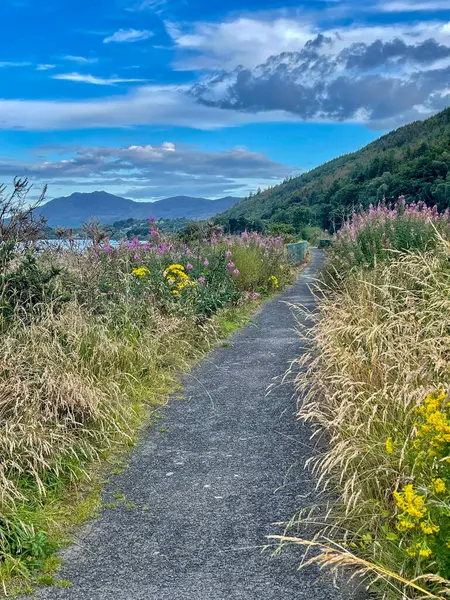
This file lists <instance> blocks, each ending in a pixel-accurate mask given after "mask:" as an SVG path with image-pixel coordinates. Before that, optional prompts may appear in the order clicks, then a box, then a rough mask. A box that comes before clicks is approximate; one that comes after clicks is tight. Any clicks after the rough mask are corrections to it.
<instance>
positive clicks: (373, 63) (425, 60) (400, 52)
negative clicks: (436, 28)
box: [338, 38, 450, 70]
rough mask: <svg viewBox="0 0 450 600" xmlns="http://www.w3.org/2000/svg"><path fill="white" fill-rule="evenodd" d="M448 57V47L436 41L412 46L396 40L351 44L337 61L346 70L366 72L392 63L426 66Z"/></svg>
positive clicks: (427, 41) (449, 51) (430, 40)
mask: <svg viewBox="0 0 450 600" xmlns="http://www.w3.org/2000/svg"><path fill="white" fill-rule="evenodd" d="M448 56H450V47H447V46H444V45H443V44H439V43H438V42H437V41H436V40H433V39H429V40H426V41H424V42H422V43H421V44H416V45H413V44H406V43H405V42H404V41H403V40H401V39H399V38H396V39H394V40H392V41H390V42H382V41H381V40H376V41H375V42H373V44H370V45H369V46H368V45H367V44H363V43H360V44H352V46H350V48H348V49H346V50H343V51H342V52H341V53H340V55H339V57H338V61H339V62H341V61H345V63H346V67H347V69H361V70H368V69H375V68H377V67H383V66H389V65H391V64H392V63H394V64H395V63H397V64H404V63H407V62H410V63H416V64H418V65H427V64H431V63H433V62H435V61H437V60H440V59H442V58H447V57H448Z"/></svg>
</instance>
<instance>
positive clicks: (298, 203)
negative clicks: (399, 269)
mask: <svg viewBox="0 0 450 600" xmlns="http://www.w3.org/2000/svg"><path fill="white" fill-rule="evenodd" d="M402 194H403V195H405V196H406V198H407V200H413V199H414V200H424V201H425V202H426V203H427V204H435V205H437V206H438V208H439V209H440V210H443V209H445V208H447V207H450V108H447V109H445V110H443V111H442V112H440V113H438V114H437V115H435V116H434V117H431V118H429V119H427V120H425V121H417V122H414V123H411V124H409V125H405V126H404V127H401V128H399V129H397V130H395V131H392V132H390V133H388V134H387V135H384V136H382V137H380V138H379V139H377V140H375V141H374V142H372V143H370V144H368V145H367V146H365V147H364V148H362V149H361V150H358V151H357V152H353V153H352V154H346V155H344V156H341V157H339V158H335V159H334V160H331V161H330V162H327V163H325V164H323V165H322V166H320V167H317V168H316V169H313V170H312V171H309V172H308V173H304V174H302V175H300V176H298V177H294V178H291V179H289V180H286V181H284V182H283V183H281V184H280V185H277V186H275V187H273V188H271V189H268V190H265V191H264V192H261V193H259V194H256V195H254V196H251V197H249V198H245V199H244V200H242V201H241V202H240V203H239V204H236V205H234V206H233V207H232V208H231V209H229V210H228V211H227V212H225V213H224V214H222V215H219V216H218V217H217V218H216V220H217V222H219V223H221V224H224V225H227V226H228V228H229V229H230V230H231V231H239V230H242V229H243V228H245V227H252V226H253V227H256V228H258V227H261V226H263V225H264V222H266V223H269V224H271V226H272V227H274V226H275V225H274V224H276V223H279V224H288V225H289V226H290V227H291V228H293V229H294V230H295V231H301V230H302V228H303V227H304V226H305V225H319V226H320V227H323V228H326V229H334V228H336V227H339V225H340V224H341V223H342V220H343V219H344V218H345V217H346V216H347V215H348V214H349V213H350V212H351V211H352V210H353V208H354V207H358V206H359V205H360V204H363V205H364V206H366V207H367V206H368V205H369V204H370V203H371V202H372V203H375V202H377V201H379V200H381V199H382V198H383V197H386V198H387V199H392V200H394V199H396V198H398V196H400V195H402ZM261 221H262V222H263V223H261Z"/></svg>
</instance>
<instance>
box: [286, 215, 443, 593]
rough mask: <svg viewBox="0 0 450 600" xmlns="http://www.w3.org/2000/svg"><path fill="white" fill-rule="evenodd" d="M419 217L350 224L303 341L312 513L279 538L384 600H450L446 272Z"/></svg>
mask: <svg viewBox="0 0 450 600" xmlns="http://www.w3.org/2000/svg"><path fill="white" fill-rule="evenodd" d="M384 210H385V209H384V208H383V211H384ZM419 212H421V211H419ZM427 215H428V216H427ZM429 215H430V213H429V212H428V211H423V217H422V215H418V214H417V211H416V209H414V210H413V209H411V210H410V211H409V212H406V214H405V213H404V212H400V213H397V214H395V215H392V214H390V215H388V216H387V217H386V219H384V218H383V215H382V214H380V212H378V211H374V212H373V216H369V215H365V216H364V218H363V219H360V220H359V221H358V220H356V223H355V222H354V223H353V226H354V228H353V229H352V224H350V226H349V228H348V231H352V236H350V235H348V236H347V234H345V232H344V233H343V234H342V235H346V236H347V237H346V238H345V239H344V243H345V248H344V250H345V253H342V252H341V250H342V244H341V242H340V241H339V239H338V240H337V242H336V244H335V247H334V249H333V250H332V252H331V254H330V255H329V259H328V261H327V265H326V272H325V278H324V280H323V281H322V282H321V283H320V282H319V284H318V285H319V290H318V291H319V293H318V295H317V310H316V312H315V313H314V314H313V315H312V318H313V319H314V322H315V327H314V328H312V329H305V330H304V331H302V332H301V335H302V337H303V339H304V340H305V341H306V342H307V344H308V345H309V347H310V352H309V353H307V354H305V355H304V356H302V357H301V359H300V360H299V363H300V367H301V368H300V369H299V374H298V376H297V389H298V392H299V397H300V398H301V404H300V406H299V418H300V419H302V420H303V421H305V422H308V423H310V424H311V426H312V428H313V439H314V440H315V441H316V446H315V447H316V452H315V453H313V455H312V456H311V457H310V459H309V461H308V465H307V466H308V468H310V469H312V471H313V472H314V474H315V475H316V477H317V481H318V490H317V493H318V499H316V500H314V502H312V503H311V505H310V506H305V507H303V509H302V511H301V512H300V513H299V514H298V515H296V517H295V518H294V519H293V521H292V523H291V524H290V526H289V527H288V530H287V531H286V532H285V535H284V536H281V537H282V540H283V541H284V542H288V541H291V542H293V543H296V544H298V545H299V546H301V547H303V549H304V551H305V557H306V564H309V563H310V562H313V563H317V564H319V565H320V566H328V567H330V568H331V569H337V568H341V567H342V568H347V569H350V570H351V571H352V572H353V573H354V574H358V576H361V577H362V578H363V579H364V580H365V582H366V583H367V584H368V585H369V587H370V588H371V589H372V591H374V592H376V593H377V595H379V597H382V598H384V599H389V600H391V599H392V600H393V599H395V600H400V599H401V600H406V599H418V598H435V599H439V600H443V599H444V598H448V597H449V595H450V581H449V580H450V466H449V465H450V399H449V391H450V363H449V356H450V338H449V332H450V317H449V315H450V300H449V299H450V267H449V265H450V260H449V250H448V243H447V242H446V241H445V240H444V239H443V238H442V237H440V236H439V235H438V233H437V230H438V229H439V227H438V226H436V222H437V224H438V225H440V226H442V227H443V226H444V225H445V221H446V219H447V218H448V217H447V215H445V216H443V217H439V215H437V214H436V212H433V213H432V216H433V215H434V216H433V218H434V219H435V221H434V222H433V220H432V219H430V218H429ZM377 220H378V223H377ZM378 225H380V226H378ZM443 228H444V227H443ZM381 234H382V235H385V236H387V237H385V238H382V235H381ZM389 236H391V237H389ZM352 239H353V242H352ZM382 239H384V241H383V242H381V240H382ZM420 240H422V242H423V247H422V248H421V243H422V242H420ZM352 243H353V246H352V245H351V244H352ZM402 244H406V246H407V247H406V248H405V247H404V246H402ZM410 246H411V247H410ZM342 261H344V262H342ZM338 265H341V267H342V268H341V269H339V268H338Z"/></svg>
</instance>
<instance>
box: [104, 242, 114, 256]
mask: <svg viewBox="0 0 450 600" xmlns="http://www.w3.org/2000/svg"><path fill="white" fill-rule="evenodd" d="M112 249H113V248H112V246H110V245H109V244H106V246H105V247H104V248H103V252H105V254H110V253H111V252H112Z"/></svg>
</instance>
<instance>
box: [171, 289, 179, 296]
mask: <svg viewBox="0 0 450 600" xmlns="http://www.w3.org/2000/svg"><path fill="white" fill-rule="evenodd" d="M172 294H173V295H174V296H179V295H180V292H179V291H178V290H172Z"/></svg>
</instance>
